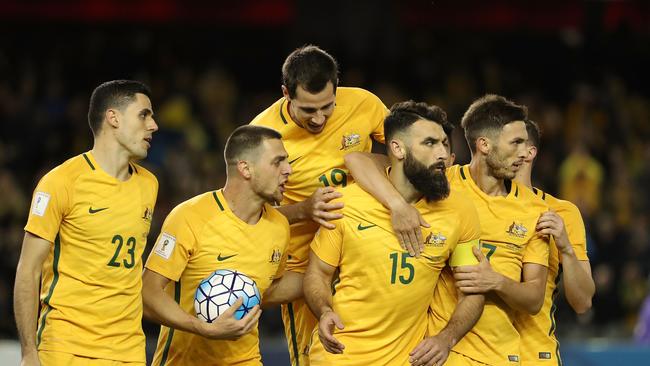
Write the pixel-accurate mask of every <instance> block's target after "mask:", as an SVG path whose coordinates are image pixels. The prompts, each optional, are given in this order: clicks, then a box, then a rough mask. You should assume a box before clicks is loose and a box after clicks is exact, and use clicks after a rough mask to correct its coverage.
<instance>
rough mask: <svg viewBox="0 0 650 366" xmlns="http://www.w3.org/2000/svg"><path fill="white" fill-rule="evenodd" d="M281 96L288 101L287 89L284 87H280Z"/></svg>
mask: <svg viewBox="0 0 650 366" xmlns="http://www.w3.org/2000/svg"><path fill="white" fill-rule="evenodd" d="M282 96H284V97H285V98H286V99H289V89H287V86H286V85H282Z"/></svg>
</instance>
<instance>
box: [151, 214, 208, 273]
mask: <svg viewBox="0 0 650 366" xmlns="http://www.w3.org/2000/svg"><path fill="white" fill-rule="evenodd" d="M190 220H191V215H188V213H187V211H186V210H183V209H181V207H176V208H175V209H174V210H172V212H171V213H170V214H169V215H168V216H167V218H166V219H165V222H164V223H163V226H162V229H161V230H160V235H158V239H157V240H156V244H155V245H154V247H153V249H152V250H151V254H149V258H148V259H147V264H146V265H145V267H146V268H147V269H149V270H152V271H154V272H156V273H158V274H161V275H163V276H165V277H167V278H169V279H170V280H173V281H178V279H179V278H180V277H181V274H182V273H183V271H184V270H185V267H186V266H187V262H188V261H189V259H190V257H191V256H192V253H193V252H194V250H195V247H196V242H197V240H196V236H195V234H194V231H195V230H194V228H193V227H192V225H191V221H190Z"/></svg>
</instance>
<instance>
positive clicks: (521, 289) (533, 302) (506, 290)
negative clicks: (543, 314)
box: [495, 274, 545, 314]
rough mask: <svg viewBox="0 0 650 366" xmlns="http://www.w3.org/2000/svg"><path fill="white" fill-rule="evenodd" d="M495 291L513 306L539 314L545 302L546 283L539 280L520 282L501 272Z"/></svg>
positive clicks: (529, 312) (516, 308)
mask: <svg viewBox="0 0 650 366" xmlns="http://www.w3.org/2000/svg"><path fill="white" fill-rule="evenodd" d="M499 276H500V280H499V282H498V283H497V286H496V288H495V292H496V293H497V294H498V295H499V297H501V299H502V300H503V301H504V302H505V303H506V304H508V306H510V307H511V308H513V309H515V310H517V311H522V312H526V313H528V314H537V313H538V312H539V310H540V309H541V308H542V305H543V304H544V290H545V287H544V283H543V282H542V281H539V280H531V281H524V282H518V281H513V280H511V279H510V278H508V277H506V276H504V275H501V274H499Z"/></svg>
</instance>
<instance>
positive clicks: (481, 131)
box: [460, 94, 528, 153]
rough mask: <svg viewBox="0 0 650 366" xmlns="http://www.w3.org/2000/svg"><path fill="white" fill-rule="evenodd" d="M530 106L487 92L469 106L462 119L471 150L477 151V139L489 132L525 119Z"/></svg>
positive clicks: (494, 131) (497, 130)
mask: <svg viewBox="0 0 650 366" xmlns="http://www.w3.org/2000/svg"><path fill="white" fill-rule="evenodd" d="M527 118H528V108H526V106H523V105H518V104H515V103H514V102H513V101H511V100H508V99H506V98H504V97H502V96H500V95H494V94H487V95H485V96H483V97H481V98H479V99H477V100H475V101H474V103H472V105H470V106H469V108H468V109H467V111H466V112H465V115H464V116H463V119H462V121H461V122H460V124H461V126H462V127H463V130H465V139H467V144H468V145H469V148H470V150H471V151H472V152H473V153H474V152H476V139H478V138H479V137H481V136H485V135H486V134H488V133H492V134H494V133H498V132H500V131H501V129H502V128H503V126H505V125H507V124H509V123H512V122H514V121H525V120H526V119H527Z"/></svg>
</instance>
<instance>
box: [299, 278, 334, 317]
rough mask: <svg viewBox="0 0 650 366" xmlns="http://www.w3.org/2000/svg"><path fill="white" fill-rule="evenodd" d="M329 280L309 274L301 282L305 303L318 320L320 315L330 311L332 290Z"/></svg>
mask: <svg viewBox="0 0 650 366" xmlns="http://www.w3.org/2000/svg"><path fill="white" fill-rule="evenodd" d="M330 282H331V279H329V281H328V279H327V278H326V277H324V276H317V275H314V274H313V273H310V272H309V270H308V271H307V273H306V274H305V278H304V282H303V291H304V296H305V301H306V302H307V305H308V306H309V309H311V312H312V313H313V314H314V316H316V319H320V317H321V315H323V313H325V312H327V311H332V288H331V285H330Z"/></svg>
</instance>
